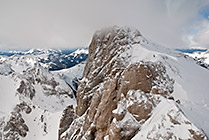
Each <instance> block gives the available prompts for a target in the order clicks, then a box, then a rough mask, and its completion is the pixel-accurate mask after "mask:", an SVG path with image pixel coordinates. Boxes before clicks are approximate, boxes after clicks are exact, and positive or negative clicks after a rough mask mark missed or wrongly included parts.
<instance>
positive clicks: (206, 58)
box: [177, 49, 209, 69]
mask: <svg viewBox="0 0 209 140" xmlns="http://www.w3.org/2000/svg"><path fill="white" fill-rule="evenodd" d="M177 50H178V51H180V52H183V53H184V54H186V55H188V56H190V57H192V58H193V59H194V60H195V61H196V62H197V64H199V65H200V66H202V67H204V68H207V69H209V50H207V49H183V50H181V49H177Z"/></svg>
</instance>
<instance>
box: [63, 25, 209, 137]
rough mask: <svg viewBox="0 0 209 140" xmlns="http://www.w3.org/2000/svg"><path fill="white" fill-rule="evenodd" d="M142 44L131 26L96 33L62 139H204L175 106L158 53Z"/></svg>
mask: <svg viewBox="0 0 209 140" xmlns="http://www.w3.org/2000/svg"><path fill="white" fill-rule="evenodd" d="M146 44H149V42H148V41H147V40H146V39H145V38H144V37H143V36H142V35H141V33H140V32H139V31H138V30H135V29H130V28H118V27H113V28H108V29H103V30H100V31H97V32H96V33H95V35H94V36H93V39H92V42H91V44H90V46H89V56H88V59H87V62H86V66H85V70H84V74H83V79H82V81H81V82H80V84H79V87H78V90H77V107H76V109H75V112H73V111H72V108H69V111H67V109H68V108H66V110H65V111H64V113H63V119H62V120H61V124H63V122H65V121H66V120H69V121H68V122H70V123H66V125H64V126H63V125H62V126H61V128H60V133H59V134H60V136H59V139H60V140H68V139H72V140H74V139H78V140H79V139H86V140H91V139H97V140H102V139H110V140H121V139H124V140H126V139H127V140H128V139H131V138H135V139H153V140H154V139H197V140H203V139H207V138H206V136H205V134H204V133H203V132H202V131H201V130H199V129H198V128H197V127H196V126H194V125H193V124H192V123H191V122H190V121H189V120H188V119H187V118H186V117H185V116H184V114H183V112H182V111H181V110H180V109H179V108H178V105H177V103H175V101H174V97H172V92H173V91H174V79H172V78H171V77H170V76H169V75H168V73H167V66H165V64H164V63H162V62H161V61H160V60H159V59H158V57H159V56H156V54H152V53H149V55H148V54H146V48H144V46H146ZM142 46H143V47H142ZM135 50H140V51H141V52H140V51H135ZM149 57H152V60H150V59H147V58H149ZM160 58H162V60H163V59H167V56H160ZM163 106H169V107H167V108H166V107H165V108H163ZM159 108H160V109H159ZM161 108H162V110H161ZM157 110H158V111H159V112H160V115H159V116H157V115H156V114H158V113H157V112H158V111H157ZM66 112H70V116H71V117H70V116H69V117H68V116H67V115H69V114H68V113H66ZM65 118H66V119H65ZM72 119H74V121H72ZM153 119H155V120H156V121H154V122H152V121H153ZM66 127H68V129H67V128H66ZM146 128H147V131H146V132H145V131H144V129H145V130H146ZM177 129H181V132H180V131H174V130H177ZM141 132H143V133H141ZM182 134H183V135H182Z"/></svg>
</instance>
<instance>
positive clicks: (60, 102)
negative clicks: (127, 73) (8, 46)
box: [0, 54, 82, 140]
mask: <svg viewBox="0 0 209 140" xmlns="http://www.w3.org/2000/svg"><path fill="white" fill-rule="evenodd" d="M42 55H44V54H42ZM76 70H77V69H76ZM71 72H72V73H73V70H71ZM81 73H82V72H81ZM69 74H70V72H69ZM73 76H74V78H75V77H76V76H77V75H73ZM0 89H1V94H0V139H5V140H6V139H19V138H20V139H23V140H57V139H58V130H59V123H60V118H61V116H62V111H63V110H64V108H65V107H66V106H68V105H73V106H75V105H76V100H75V96H74V94H73V91H72V89H71V88H70V87H69V86H68V84H67V83H66V81H64V80H63V78H62V77H61V76H59V75H57V74H53V73H51V72H50V71H48V70H47V69H46V68H44V67H42V66H41V64H40V63H39V62H38V61H37V56H36V57H33V56H31V55H28V54H25V55H14V56H11V57H5V56H2V57H1V63H0ZM14 118H15V119H14ZM13 126H16V127H17V128H15V129H14V128H13Z"/></svg>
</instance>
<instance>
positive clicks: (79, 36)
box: [0, 0, 209, 48]
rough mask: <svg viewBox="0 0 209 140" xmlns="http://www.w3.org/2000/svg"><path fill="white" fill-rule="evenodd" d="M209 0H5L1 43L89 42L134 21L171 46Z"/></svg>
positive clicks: (145, 32)
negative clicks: (99, 33)
mask: <svg viewBox="0 0 209 140" xmlns="http://www.w3.org/2000/svg"><path fill="white" fill-rule="evenodd" d="M208 3H209V2H208V0H158V1H157V0H103V1H102V0H88V1H83V0H18V1H17V0H0V19H1V22H0V44H1V45H0V47H1V48H3V47H5V46H6V47H7V48H12V47H13V48H14V47H15V48H17V47H22V48H31V47H33V48H36V47H39V48H40V47H42V48H43V47H44V48H46V47H69V48H70V47H77V46H88V45H89V42H90V40H91V37H92V35H93V33H94V32H95V31H96V30H98V29H99V28H102V27H105V26H112V25H119V26H124V25H127V26H134V27H136V28H138V29H139V30H140V31H141V32H142V34H143V35H144V36H145V37H147V38H149V39H151V40H153V41H156V42H158V43H161V44H164V45H166V46H168V47H173V48H178V47H182V46H184V45H185V44H184V42H183V41H182V36H184V35H185V34H186V33H187V32H188V29H187V27H188V26H189V25H190V24H191V22H193V21H192V20H193V19H195V18H196V17H197V16H198V10H199V9H200V8H201V7H202V6H204V5H206V4H208Z"/></svg>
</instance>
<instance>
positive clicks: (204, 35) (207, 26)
mask: <svg viewBox="0 0 209 140" xmlns="http://www.w3.org/2000/svg"><path fill="white" fill-rule="evenodd" d="M196 26H197V29H196V30H197V33H192V34H189V35H187V36H186V37H187V40H188V45H189V46H190V47H194V48H195V47H201V48H208V49H209V21H208V20H202V21H200V22H199V24H198V25H196Z"/></svg>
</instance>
